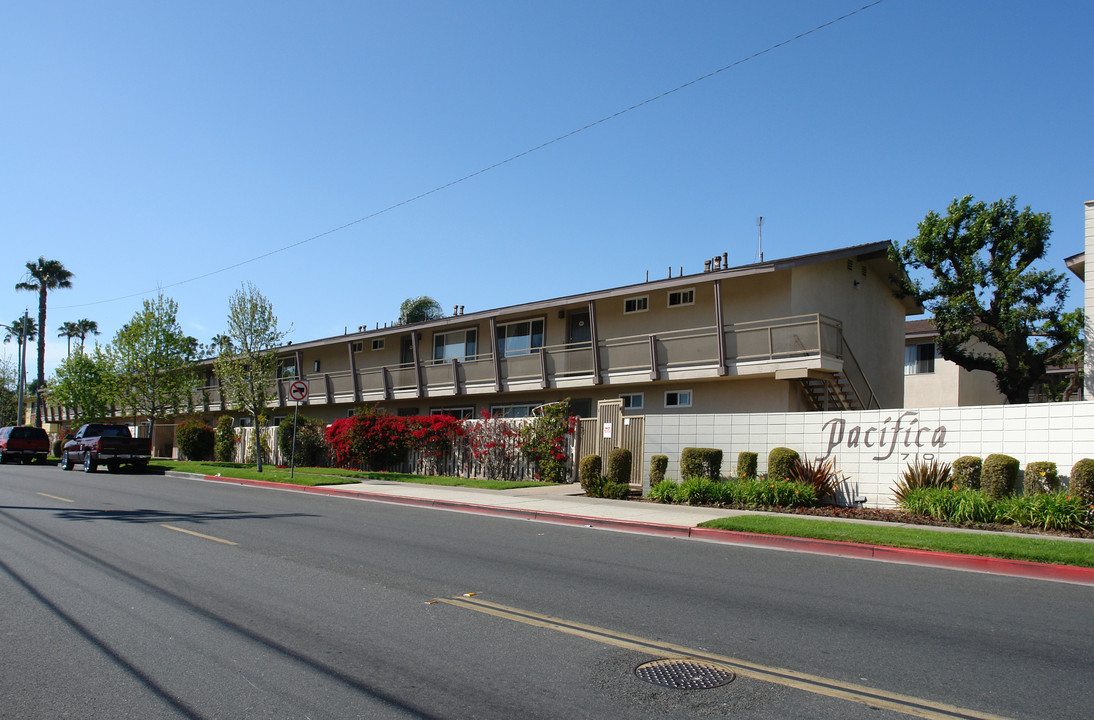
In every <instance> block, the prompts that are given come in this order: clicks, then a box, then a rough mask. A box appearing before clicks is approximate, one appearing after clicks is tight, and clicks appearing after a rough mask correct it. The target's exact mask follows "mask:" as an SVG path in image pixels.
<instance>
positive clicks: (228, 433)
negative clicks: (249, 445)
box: [213, 415, 239, 462]
mask: <svg viewBox="0 0 1094 720" xmlns="http://www.w3.org/2000/svg"><path fill="white" fill-rule="evenodd" d="M238 442H239V435H236V431H235V428H234V427H232V417H231V416H230V415H221V416H220V419H219V420H217V429H216V441H215V444H214V448H213V450H214V454H215V456H216V459H217V460H219V461H220V462H232V461H233V460H235V458H236V443H238Z"/></svg>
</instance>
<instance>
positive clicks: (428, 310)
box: [399, 295, 444, 325]
mask: <svg viewBox="0 0 1094 720" xmlns="http://www.w3.org/2000/svg"><path fill="white" fill-rule="evenodd" d="M443 317H444V311H443V310H441V304H440V303H438V302H437V301H436V300H434V299H433V298H431V297H429V296H428V295H422V296H421V297H413V298H407V299H406V300H403V304H402V305H400V306H399V323H400V324H402V325H406V324H408V323H416V322H425V321H426V320H437V319H439V318H443Z"/></svg>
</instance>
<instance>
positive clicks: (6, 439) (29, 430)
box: [0, 426, 49, 463]
mask: <svg viewBox="0 0 1094 720" xmlns="http://www.w3.org/2000/svg"><path fill="white" fill-rule="evenodd" d="M48 454H49V436H48V435H46V431H45V430H43V429H42V428H36V427H26V426H15V427H3V428H0V463H6V462H7V461H8V460H12V459H14V460H21V461H23V462H24V463H29V462H34V461H35V460H37V461H38V462H45V461H46V455H48Z"/></svg>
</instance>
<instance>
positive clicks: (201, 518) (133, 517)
mask: <svg viewBox="0 0 1094 720" xmlns="http://www.w3.org/2000/svg"><path fill="white" fill-rule="evenodd" d="M0 510H48V511H50V512H55V513H57V517H58V518H60V519H61V520H80V521H88V520H112V521H114V522H126V523H151V522H166V521H175V522H182V521H188V522H193V523H198V524H203V523H207V522H211V521H213V520H271V519H274V518H291V517H318V516H317V515H314V514H311V513H249V512H238V511H236V510H204V511H196V512H164V511H161V510H148V509H144V508H138V509H134V510H90V509H81V510H64V509H58V508H55V507H29V506H15V505H0Z"/></svg>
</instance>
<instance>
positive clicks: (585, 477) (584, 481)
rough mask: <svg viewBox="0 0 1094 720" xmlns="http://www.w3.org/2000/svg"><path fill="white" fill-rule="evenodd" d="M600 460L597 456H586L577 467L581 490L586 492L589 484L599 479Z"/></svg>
mask: <svg viewBox="0 0 1094 720" xmlns="http://www.w3.org/2000/svg"><path fill="white" fill-rule="evenodd" d="M601 462H602V461H601V459H600V456H599V455H586V456H585V457H583V458H581V464H580V465H579V466H578V479H579V480H580V481H581V489H582V490H585V491H586V492H588V490H589V483H590V482H595V481H596V480H599V479H600V470H601Z"/></svg>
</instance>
